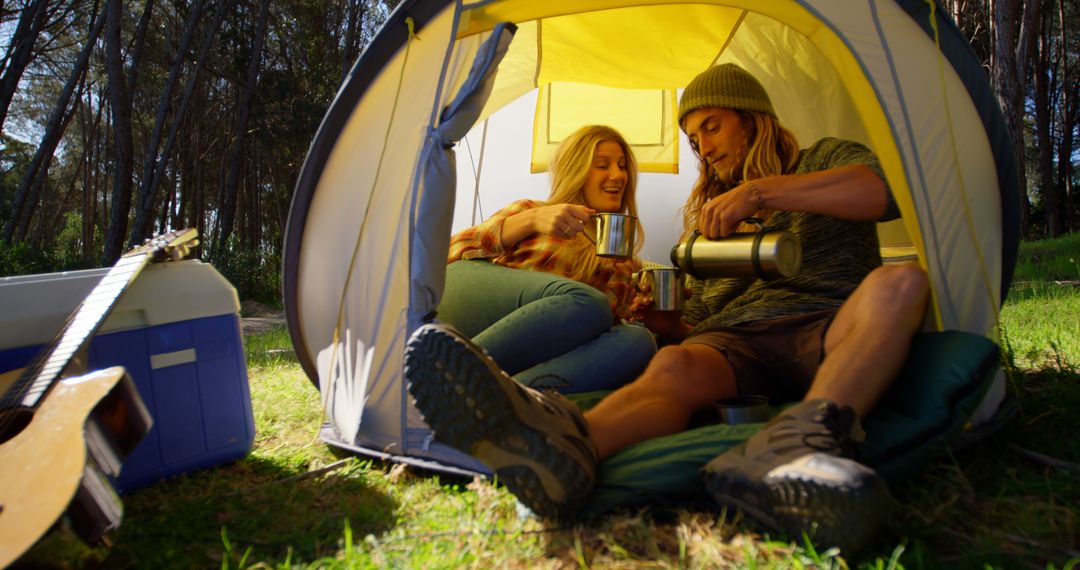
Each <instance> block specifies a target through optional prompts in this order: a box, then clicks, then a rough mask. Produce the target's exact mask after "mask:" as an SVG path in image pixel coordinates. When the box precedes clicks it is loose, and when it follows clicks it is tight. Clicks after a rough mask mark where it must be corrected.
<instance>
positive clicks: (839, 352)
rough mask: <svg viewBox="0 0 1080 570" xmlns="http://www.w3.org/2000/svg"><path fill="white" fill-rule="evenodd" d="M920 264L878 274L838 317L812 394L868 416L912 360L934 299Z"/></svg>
mask: <svg viewBox="0 0 1080 570" xmlns="http://www.w3.org/2000/svg"><path fill="white" fill-rule="evenodd" d="M929 290H930V285H929V280H928V279H927V277H926V273H925V272H924V271H923V270H922V269H921V268H919V266H918V265H916V264H907V265H890V266H885V267H880V268H878V269H876V270H874V271H873V272H872V273H870V275H868V276H867V277H866V279H864V280H863V282H862V283H860V284H859V286H858V288H856V289H855V292H854V293H852V294H851V297H848V300H847V301H846V302H844V304H843V306H841V307H840V311H839V312H838V313H837V314H836V318H835V319H834V320H833V322H832V325H830V326H829V330H828V332H826V334H825V360H824V362H822V364H821V368H819V369H818V372H817V374H816V375H815V377H814V382H813V384H812V385H811V386H810V390H809V391H808V393H807V394H806V398H805V399H807V400H814V399H819V398H823V399H826V400H829V401H831V402H833V403H835V404H836V405H838V406H840V407H843V406H850V407H851V408H852V409H853V410H855V413H856V414H858V415H859V417H866V415H867V414H868V413H870V410H872V409H873V407H874V405H875V404H876V403H877V401H878V399H880V398H881V396H882V395H883V394H884V393H885V391H886V390H887V389H888V387H889V384H890V383H891V382H892V380H893V378H894V377H895V376H896V375H897V373H899V372H900V368H901V367H902V366H903V364H904V360H905V359H906V358H907V353H908V349H909V348H910V347H911V339H912V336H913V335H914V334H915V333H916V332H917V331H918V330H919V327H920V326H921V323H922V321H923V315H924V313H925V312H926V303H927V299H928V297H929Z"/></svg>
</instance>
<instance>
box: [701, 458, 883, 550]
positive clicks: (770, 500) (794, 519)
mask: <svg viewBox="0 0 1080 570" xmlns="http://www.w3.org/2000/svg"><path fill="white" fill-rule="evenodd" d="M835 459H837V460H839V461H850V460H847V459H841V458H835ZM852 463H854V462H852ZM856 465H858V464H856ZM858 467H860V468H861V469H859V473H860V475H859V477H858V479H857V480H856V481H855V484H854V485H845V484H839V485H832V484H828V483H825V482H822V481H820V480H816V479H812V478H802V477H798V476H795V475H788V476H779V477H777V476H773V477H770V476H766V477H765V479H764V480H763V481H754V480H750V479H748V478H746V477H743V476H742V474H741V473H738V472H727V473H717V472H712V471H706V472H705V488H706V490H708V492H709V494H710V495H711V496H712V498H713V499H714V500H715V501H716V502H718V503H720V504H721V505H726V506H729V507H732V508H735V509H738V510H739V511H740V512H742V513H743V514H745V515H747V516H749V517H751V518H753V519H755V520H757V521H758V522H760V523H761V524H763V525H765V526H767V527H769V528H771V529H773V530H777V531H780V532H783V533H785V534H786V535H787V536H788V537H789V538H791V539H795V540H797V539H798V538H799V537H801V536H802V533H804V532H805V533H806V534H807V536H809V537H810V541H811V542H812V543H813V544H815V545H817V546H820V547H833V546H836V547H839V548H840V549H841V551H843V552H844V553H851V552H857V551H858V550H859V549H860V548H861V547H862V546H864V545H865V544H866V543H867V542H869V541H870V539H872V538H873V536H874V534H876V533H877V531H878V530H879V529H880V527H881V526H882V525H883V523H884V522H885V518H886V516H887V513H888V512H889V510H890V507H891V506H892V502H893V499H892V494H891V493H890V492H889V488H888V485H887V484H886V483H885V481H884V480H883V479H882V478H881V477H880V476H879V475H877V473H875V472H874V471H872V470H870V469H866V468H862V466H861V465H859V466H858Z"/></svg>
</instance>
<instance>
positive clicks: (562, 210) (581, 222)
mask: <svg viewBox="0 0 1080 570" xmlns="http://www.w3.org/2000/svg"><path fill="white" fill-rule="evenodd" d="M529 211H530V212H532V214H533V228H534V230H535V231H536V232H537V233H542V234H548V235H553V236H559V237H562V238H567V239H569V238H572V237H574V236H576V235H578V234H579V233H581V232H583V231H585V224H588V223H589V222H590V220H591V219H592V216H593V214H595V213H596V210H593V209H592V208H590V207H588V206H582V205H580V204H552V205H550V206H541V207H539V208H533V209H532V210H529Z"/></svg>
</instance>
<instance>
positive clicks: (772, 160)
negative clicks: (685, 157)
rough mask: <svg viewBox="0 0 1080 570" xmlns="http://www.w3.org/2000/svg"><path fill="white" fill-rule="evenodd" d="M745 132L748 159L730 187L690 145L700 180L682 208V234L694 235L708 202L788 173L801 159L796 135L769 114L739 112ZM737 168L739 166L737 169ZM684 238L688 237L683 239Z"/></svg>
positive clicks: (733, 178)
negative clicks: (745, 184) (747, 184)
mask: <svg viewBox="0 0 1080 570" xmlns="http://www.w3.org/2000/svg"><path fill="white" fill-rule="evenodd" d="M735 112H736V113H738V114H739V120H740V121H741V122H742V126H743V129H745V130H746V132H747V147H748V148H747V150H746V158H745V159H744V160H743V162H742V172H740V173H736V172H732V176H731V177H730V178H731V181H730V182H729V183H727V184H725V183H723V182H721V181H720V177H719V176H718V175H717V174H716V172H715V171H714V170H713V169H712V168H710V167H709V163H708V162H706V161H705V159H704V158H702V156H701V152H700V151H699V150H698V148H697V146H696V145H691V147H692V148H693V149H694V154H695V155H696V156H697V157H698V178H697V181H696V182H694V187H693V189H692V190H691V191H690V197H689V198H688V199H687V200H686V205H684V206H683V208H682V213H683V231H684V232H685V233H689V232H692V231H693V230H694V229H695V228H696V227H697V220H698V214H699V213H700V212H701V208H702V207H703V206H704V205H705V203H706V202H708V201H709V200H711V199H713V198H715V197H717V196H719V195H720V194H723V193H724V192H727V191H728V190H730V189H732V188H734V187H736V186H738V185H739V184H742V183H743V182H744V181H746V180H756V179H758V178H764V177H766V176H776V175H780V174H789V173H790V172H791V171H792V170H794V168H795V164H796V162H797V160H798V158H799V143H798V141H796V140H795V135H794V134H793V133H792V132H791V131H789V130H787V129H786V128H784V126H782V125H781V124H780V122H779V121H777V120H776V119H774V118H773V117H772V116H771V115H768V114H766V113H759V112H757V111H743V110H736V111H735ZM736 168H737V167H736ZM684 237H685V236H684Z"/></svg>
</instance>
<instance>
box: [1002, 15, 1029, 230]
mask: <svg viewBox="0 0 1080 570" xmlns="http://www.w3.org/2000/svg"><path fill="white" fill-rule="evenodd" d="M993 6H994V8H993V12H994V14H993V21H992V23H993V28H994V30H993V35H994V60H993V64H992V66H991V67H992V70H991V71H992V80H993V84H994V91H995V92H996V93H997V97H998V104H999V105H1000V106H1001V110H1002V112H1003V113H1004V114H1005V120H1006V123H1007V124H1008V127H1009V132H1010V134H1011V136H1012V144H1013V153H1014V157H1015V160H1016V166H1017V174H1018V177H1019V182H1020V204H1018V206H1019V207H1020V227H1021V232H1022V233H1026V231H1027V226H1028V220H1029V218H1030V216H1031V202H1030V201H1029V200H1028V196H1027V181H1026V178H1027V177H1026V161H1025V156H1024V148H1025V145H1024V92H1025V90H1026V79H1027V74H1026V67H1027V63H1028V54H1029V53H1030V49H1029V46H1030V45H1031V41H1032V38H1033V37H1034V34H1035V33H1036V30H1035V29H1034V28H1035V25H1034V20H1035V16H1036V15H1037V14H1038V3H1037V2H1036V0H1028V1H1027V2H1026V3H1025V4H1024V6H1023V8H1024V10H1023V18H1022V19H1020V20H1018V19H1017V15H1019V14H1020V0H999V1H998V2H995V3H994V4H993ZM1017 25H1019V33H1017V31H1016V27H1017Z"/></svg>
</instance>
